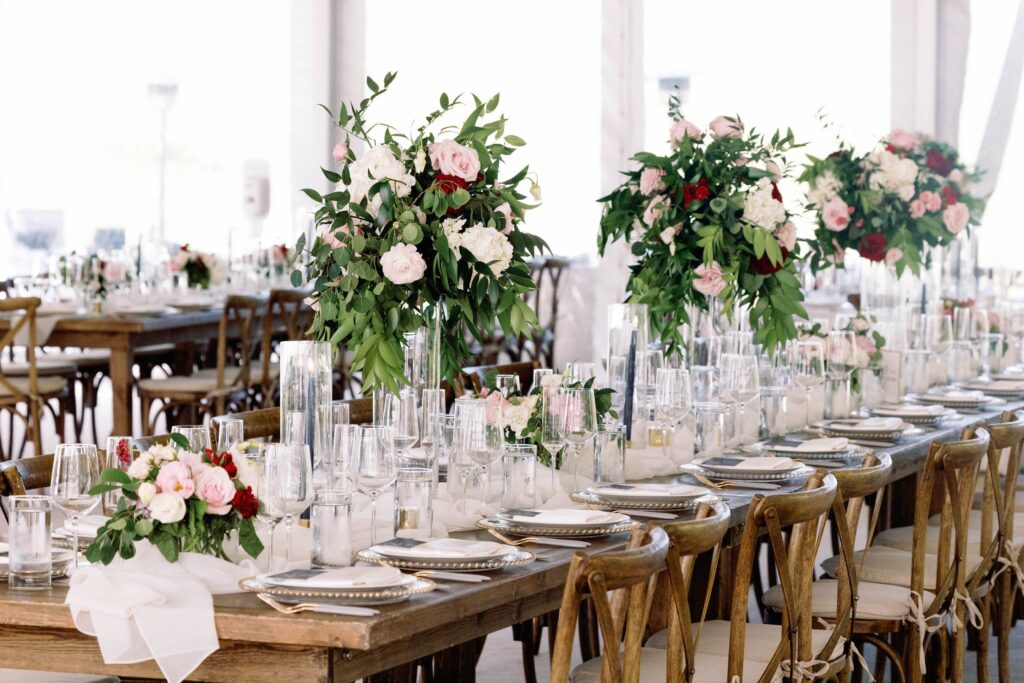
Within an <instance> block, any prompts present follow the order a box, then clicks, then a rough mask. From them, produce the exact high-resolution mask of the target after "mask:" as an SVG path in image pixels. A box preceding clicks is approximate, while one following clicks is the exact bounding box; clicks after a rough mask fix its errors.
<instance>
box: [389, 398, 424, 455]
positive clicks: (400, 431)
mask: <svg viewBox="0 0 1024 683" xmlns="http://www.w3.org/2000/svg"><path fill="white" fill-rule="evenodd" d="M416 403H417V401H416V392H415V391H412V390H409V389H406V390H403V391H402V392H401V393H400V394H399V395H398V396H395V397H393V398H392V402H391V427H392V432H391V433H392V439H393V440H394V447H395V459H396V460H397V461H398V465H399V466H400V467H408V466H409V463H408V462H407V461H408V459H409V449H410V448H412V446H413V444H415V443H416V442H417V441H418V440H419V438H420V434H419V415H418V414H417V412H416Z"/></svg>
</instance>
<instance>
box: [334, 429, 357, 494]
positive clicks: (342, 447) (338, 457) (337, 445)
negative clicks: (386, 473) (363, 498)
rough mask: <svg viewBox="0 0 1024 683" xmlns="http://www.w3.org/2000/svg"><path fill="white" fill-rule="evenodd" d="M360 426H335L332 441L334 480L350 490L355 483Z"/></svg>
mask: <svg viewBox="0 0 1024 683" xmlns="http://www.w3.org/2000/svg"><path fill="white" fill-rule="evenodd" d="M359 431H360V428H359V425H351V424H337V425H334V434H333V437H332V439H331V463H332V465H333V467H334V476H333V477H332V479H333V480H334V481H335V482H337V481H338V480H339V479H340V481H341V487H342V488H346V489H347V488H348V487H349V485H350V484H352V482H353V481H354V474H353V471H354V470H355V466H354V464H353V463H354V461H355V454H356V449H357V448H358V447H359Z"/></svg>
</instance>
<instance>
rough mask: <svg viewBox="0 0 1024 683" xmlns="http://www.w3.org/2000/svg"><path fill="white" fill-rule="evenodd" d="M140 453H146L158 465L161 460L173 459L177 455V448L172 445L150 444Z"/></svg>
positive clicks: (144, 454)
mask: <svg viewBox="0 0 1024 683" xmlns="http://www.w3.org/2000/svg"><path fill="white" fill-rule="evenodd" d="M142 455H143V456H147V455H148V456H149V458H150V460H151V461H152V462H153V463H154V464H156V465H159V464H160V463H162V462H168V461H170V460H175V459H176V458H177V457H178V449H177V448H175V447H174V446H150V447H149V449H148V450H147V451H146V452H145V453H143V454H142Z"/></svg>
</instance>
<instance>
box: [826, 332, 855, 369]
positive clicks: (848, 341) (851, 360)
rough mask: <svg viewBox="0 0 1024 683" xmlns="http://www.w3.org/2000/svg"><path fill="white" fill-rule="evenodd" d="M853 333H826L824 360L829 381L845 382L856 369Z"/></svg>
mask: <svg viewBox="0 0 1024 683" xmlns="http://www.w3.org/2000/svg"><path fill="white" fill-rule="evenodd" d="M855 344H856V340H855V339H854V334H853V332H844V331H842V330H832V331H831V332H829V333H828V348H827V351H828V356H827V357H826V359H825V373H826V374H827V375H828V377H829V379H834V380H845V379H849V377H850V375H851V374H853V371H854V370H855V369H856V368H857V365H856V359H855V353H856V351H855V349H856V347H855Z"/></svg>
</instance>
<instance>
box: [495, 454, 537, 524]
mask: <svg viewBox="0 0 1024 683" xmlns="http://www.w3.org/2000/svg"><path fill="white" fill-rule="evenodd" d="M536 474H537V447H536V446H534V445H532V444H507V445H506V446H505V450H504V451H503V453H502V456H501V507H502V509H504V510H531V509H533V508H535V507H536V506H537V477H536Z"/></svg>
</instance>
